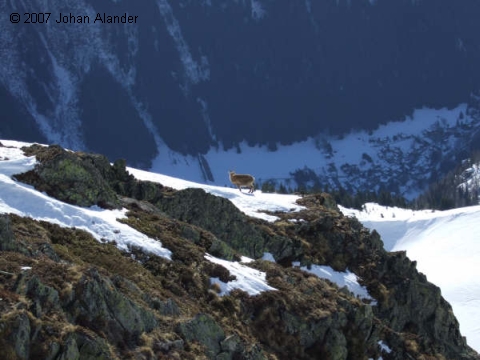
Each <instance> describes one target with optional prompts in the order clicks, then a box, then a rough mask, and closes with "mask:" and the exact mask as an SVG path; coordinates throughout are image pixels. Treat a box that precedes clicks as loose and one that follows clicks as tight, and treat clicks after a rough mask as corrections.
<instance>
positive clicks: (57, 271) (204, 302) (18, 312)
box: [0, 145, 480, 360]
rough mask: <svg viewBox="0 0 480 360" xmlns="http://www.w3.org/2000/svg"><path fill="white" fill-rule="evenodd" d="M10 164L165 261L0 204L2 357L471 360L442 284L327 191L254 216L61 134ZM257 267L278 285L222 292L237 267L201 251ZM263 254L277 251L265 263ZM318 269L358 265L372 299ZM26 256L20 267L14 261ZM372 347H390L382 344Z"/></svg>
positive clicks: (31, 181)
mask: <svg viewBox="0 0 480 360" xmlns="http://www.w3.org/2000/svg"><path fill="white" fill-rule="evenodd" d="M23 150H24V152H25V154H27V155H29V156H33V155H35V156H36V158H37V160H38V162H39V163H38V165H36V167H35V168H34V169H33V170H31V171H29V172H27V173H24V174H18V175H16V176H15V178H16V179H17V180H18V181H22V182H24V183H27V184H30V185H32V186H34V187H35V188H36V189H37V190H39V191H44V192H46V193H47V194H48V195H49V196H52V197H55V198H57V199H60V200H62V201H65V202H68V203H71V204H76V205H79V206H91V205H98V206H101V207H105V208H120V207H125V208H127V209H128V210H129V212H128V213H127V218H126V219H123V220H121V221H122V222H124V223H126V224H128V225H130V226H131V227H133V228H135V229H137V230H139V231H141V232H143V233H145V234H147V235H149V236H150V237H152V238H158V239H159V240H160V241H161V242H162V244H163V246H165V247H166V248H168V249H169V250H171V252H172V259H171V260H168V259H165V258H161V257H158V256H154V255H152V254H149V253H145V252H144V251H142V250H141V249H138V248H130V249H129V251H128V252H126V251H121V250H119V249H118V248H117V247H116V246H115V244H112V243H107V242H104V243H102V242H99V241H97V240H95V239H94V238H93V237H92V236H91V235H90V234H89V233H87V232H85V231H83V230H80V229H76V228H61V227H59V226H57V225H55V224H51V223H47V222H43V221H34V220H32V219H29V218H23V217H19V216H17V215H13V214H3V215H0V270H1V271H0V278H1V280H2V281H1V282H0V298H1V300H0V314H1V317H0V348H1V349H3V350H2V353H3V357H4V358H5V359H40V358H42V359H69V360H70V359H163V358H172V359H175V358H177V359H202V358H204V359H293V358H295V359H369V358H374V359H378V358H379V357H380V356H381V357H382V358H383V359H399V360H400V359H408V358H412V359H479V358H480V357H479V355H478V354H477V353H476V352H475V351H473V350H472V349H471V348H469V347H468V345H467V344H466V341H465V339H464V338H463V337H462V336H461V334H460V332H459V327H458V322H457V320H456V319H455V316H454V314H453V313H452V309H451V307H450V305H449V304H448V303H447V302H446V301H445V300H444V299H443V298H442V296H441V293H440V290H439V289H438V287H436V286H435V285H433V284H431V283H429V282H428V281H427V279H426V277H425V276H424V275H423V274H421V273H419V272H418V271H417V270H416V267H415V262H412V261H410V260H409V259H408V258H407V257H406V255H405V253H404V252H397V253H387V252H386V251H385V250H384V249H383V243H382V241H381V239H380V237H379V235H378V234H377V233H376V232H375V231H373V232H370V231H369V230H367V229H366V228H364V227H363V226H362V225H361V224H360V223H359V222H358V221H356V220H355V219H352V218H347V217H345V216H343V215H342V214H341V213H340V212H339V211H338V209H337V207H336V204H335V203H334V201H333V200H332V199H331V197H330V196H329V195H328V194H324V193H322V194H315V195H309V196H305V197H303V198H301V199H300V200H298V201H299V203H301V205H303V206H305V210H302V211H299V212H294V213H276V214H275V215H276V216H278V217H279V218H280V220H278V221H276V222H274V223H269V222H266V221H263V220H260V219H255V218H250V217H247V216H246V215H244V214H243V213H242V212H240V211H239V210H238V209H237V208H236V207H235V206H234V205H233V204H232V203H231V202H230V201H229V200H227V199H224V198H220V197H216V196H213V195H210V194H207V193H205V192H204V191H203V190H201V189H192V188H190V189H185V190H181V191H177V190H174V189H171V188H168V187H164V186H162V185H160V184H157V183H152V182H146V181H139V180H137V179H135V178H134V177H133V176H132V175H130V174H129V173H128V171H127V170H126V168H125V162H124V161H122V160H118V161H116V162H115V163H114V164H113V165H110V163H109V162H108V160H107V158H106V157H104V156H101V155H96V154H87V153H75V152H69V151H66V150H64V149H62V148H60V147H58V146H50V147H42V146H38V145H33V146H31V147H26V148H23ZM206 252H208V253H210V254H212V255H214V256H217V257H220V258H224V259H229V260H239V259H240V256H249V257H251V258H253V259H256V260H255V261H254V262H252V263H249V266H252V267H254V268H256V269H259V270H261V271H264V272H265V273H266V277H267V281H268V283H269V285H270V286H272V287H274V288H276V289H277V290H276V291H267V292H263V293H261V294H260V295H257V296H250V295H248V294H247V293H245V292H243V291H240V290H234V291H232V292H231V293H229V294H227V295H224V296H219V294H218V292H217V289H216V287H215V285H212V284H211V282H210V278H212V277H218V278H219V279H221V280H222V281H225V282H227V281H230V280H232V276H231V275H230V273H229V272H228V270H226V269H225V268H223V267H222V266H220V265H217V264H214V263H211V262H209V261H208V260H206V259H205V257H204V255H205V253H206ZM265 252H269V253H271V254H272V255H273V257H274V258H275V260H276V262H275V263H273V262H269V261H265V260H260V259H259V258H261V257H262V255H263V254H264V253H265ZM294 261H296V262H299V263H300V264H301V265H302V266H310V265H314V264H319V265H329V266H331V267H332V268H333V269H335V270H338V271H345V270H347V269H349V270H350V271H352V272H354V273H355V274H356V275H357V276H359V277H360V279H361V283H362V285H364V286H365V287H366V288H367V289H368V291H369V293H370V294H371V296H372V297H373V298H374V299H375V301H368V300H364V299H360V298H357V297H355V296H354V295H353V294H352V293H351V292H350V291H349V290H348V289H346V288H339V287H338V286H337V285H336V284H334V283H331V282H330V281H328V280H324V279H320V278H318V277H317V276H314V275H312V274H309V273H306V272H304V271H302V270H300V269H299V268H298V267H294V266H292V262H294ZM25 267H27V268H25ZM381 344H386V345H388V347H389V348H390V349H391V350H392V351H391V352H387V351H386V350H384V347H382V346H381Z"/></svg>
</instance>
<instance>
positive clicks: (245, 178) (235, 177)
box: [228, 171, 255, 194]
mask: <svg viewBox="0 0 480 360" xmlns="http://www.w3.org/2000/svg"><path fill="white" fill-rule="evenodd" d="M228 176H229V177H230V182H231V183H232V184H233V185H237V186H238V190H240V192H241V191H242V187H247V188H249V189H250V191H249V192H248V193H249V194H250V193H253V192H254V190H255V185H254V183H255V178H254V177H253V176H252V175H248V174H235V171H229V172H228Z"/></svg>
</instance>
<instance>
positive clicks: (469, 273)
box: [342, 203, 480, 351]
mask: <svg viewBox="0 0 480 360" xmlns="http://www.w3.org/2000/svg"><path fill="white" fill-rule="evenodd" d="M342 211H343V213H344V214H345V215H348V216H355V217H357V218H358V220H360V221H361V222H362V223H363V225H365V226H366V227H368V228H370V229H372V230H373V229H375V230H377V231H378V233H379V234H380V235H381V237H382V240H383V242H384V244H385V249H386V250H387V251H399V250H405V251H406V252H407V256H408V257H409V258H410V259H411V260H415V261H417V269H418V270H419V271H420V272H422V273H424V274H425V275H426V276H427V278H428V280H429V281H430V282H432V283H434V284H436V285H437V286H439V287H440V289H441V290H442V296H443V297H444V298H445V299H446V300H447V301H448V302H449V303H450V304H451V305H452V308H453V312H454V314H455V316H456V317H457V319H458V320H459V322H460V330H461V332H462V334H463V335H464V336H466V337H467V342H468V344H469V345H470V346H471V347H472V348H474V349H476V350H477V351H480V278H479V274H480V206H472V207H466V208H460V209H453V210H448V211H432V210H421V211H412V210H406V209H399V208H388V207H384V206H380V205H378V204H373V203H368V204H365V206H364V210H363V211H357V210H351V209H345V208H342Z"/></svg>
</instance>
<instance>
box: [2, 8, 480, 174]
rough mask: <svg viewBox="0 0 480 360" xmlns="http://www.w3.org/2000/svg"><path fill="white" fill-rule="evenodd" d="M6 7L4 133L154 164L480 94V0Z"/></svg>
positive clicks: (364, 124) (367, 125)
mask: <svg viewBox="0 0 480 360" xmlns="http://www.w3.org/2000/svg"><path fill="white" fill-rule="evenodd" d="M0 11H1V12H2V13H3V14H12V13H13V14H18V16H19V20H20V23H18V24H17V23H12V21H11V19H10V18H9V16H5V17H3V18H1V19H0V29H1V31H0V34H1V35H0V49H2V50H1V51H2V56H1V57H0V94H1V95H2V96H0V107H1V108H2V112H3V116H4V119H5V121H2V122H0V136H2V137H9V138H17V139H25V137H28V141H43V142H47V143H58V144H60V145H62V146H64V147H68V148H71V149H76V150H87V149H88V150H91V151H96V152H101V153H105V154H106V155H107V156H108V157H109V158H110V159H112V160H113V159H116V158H119V157H128V158H127V160H128V162H129V164H135V165H136V166H142V167H148V166H149V165H150V161H151V160H152V159H153V158H154V157H155V156H156V155H157V154H158V153H159V151H158V150H159V147H161V145H162V142H165V143H166V145H167V146H168V148H170V149H172V150H173V151H177V152H179V153H181V154H183V155H185V154H190V155H196V154H198V153H205V152H207V151H208V150H209V149H210V146H216V145H220V144H222V145H224V146H225V147H226V149H227V150H228V149H231V148H234V147H235V146H236V145H237V144H240V143H241V142H242V141H244V140H245V141H246V142H247V143H248V144H249V145H257V144H261V145H268V144H270V145H271V144H276V143H281V144H291V143H293V142H298V141H303V140H305V139H306V138H307V137H308V136H311V135H312V134H317V133H319V132H321V131H324V130H325V129H328V130H329V131H330V132H331V133H332V134H335V135H338V134H343V133H346V132H348V131H350V130H351V129H352V128H357V129H365V130H370V129H375V128H376V127H377V126H378V125H379V124H384V123H386V122H388V121H391V120H394V119H401V118H403V117H404V116H405V115H410V114H411V113H412V112H413V111H414V109H419V108H422V107H424V106H426V107H433V108H443V107H448V108H452V107H455V106H458V105H459V104H461V103H464V102H467V101H468V100H469V96H470V95H471V94H472V93H476V92H478V90H479V86H480V82H479V81H480V80H479V79H480V76H479V69H478V66H477V64H478V59H479V57H480V50H479V49H478V46H477V44H478V40H479V35H478V34H480V25H479V23H478V17H479V15H480V5H479V3H478V1H476V0H464V1H461V2H456V3H455V4H453V5H452V3H451V1H450V0H423V1H410V0H399V1H396V2H394V3H393V2H386V1H371V0H357V1H355V2H353V1H343V0H342V1H340V0H339V1H330V0H321V1H311V0H305V1H299V2H295V3H292V2H289V1H272V0H250V1H226V0H218V1H191V0H178V1H177V0H176V1H171V0H146V1H143V2H142V3H138V2H136V1H133V0H124V1H106V2H102V3H100V2H98V1H93V0H79V1H72V0H69V1H67V2H65V1H58V0H49V1H47V2H45V1H39V0H32V1H29V2H11V1H3V2H1V3H0ZM47 13H49V14H51V16H50V19H49V20H47V21H45V19H44V18H45V16H44V15H40V14H47ZM28 14H35V15H32V16H31V17H32V19H31V22H35V21H37V20H38V22H37V24H38V26H37V25H35V24H32V26H30V25H29V23H28V21H30V19H29V18H28V17H27V16H28ZM36 14H39V15H38V16H37V15H36ZM60 14H62V15H63V16H64V17H66V18H67V21H66V22H65V21H60V19H61V18H60ZM97 14H100V17H102V18H103V17H104V15H106V16H118V17H120V16H124V15H130V16H134V17H138V18H137V20H136V21H135V22H132V23H116V24H108V23H103V22H100V21H95V19H96V18H97ZM70 15H72V16H73V17H78V16H80V17H81V18H82V19H88V21H83V22H82V23H79V22H78V21H77V22H75V23H73V21H71V20H70ZM37 17H38V19H37ZM62 19H63V18H62ZM26 22H27V23H26ZM200 30H201V31H200ZM299 39H301V41H300V40H299ZM446 69H448V71H446ZM232 129H234V131H232ZM105 130H109V133H110V138H105V136H104V134H105ZM134 139H142V140H141V142H138V141H135V140H134ZM118 142H121V143H122V144H123V147H118V146H116V144H117V143H118Z"/></svg>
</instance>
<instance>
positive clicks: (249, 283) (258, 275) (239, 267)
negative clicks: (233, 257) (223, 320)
mask: <svg viewBox="0 0 480 360" xmlns="http://www.w3.org/2000/svg"><path fill="white" fill-rule="evenodd" d="M205 259H207V260H208V261H211V262H214V263H216V264H220V265H222V266H223V267H225V268H226V269H227V270H228V271H230V274H231V275H234V276H235V277H236V278H237V279H236V280H233V281H229V282H228V283H224V282H223V281H221V280H219V279H218V278H211V279H210V280H211V282H212V283H215V284H218V285H219V286H220V289H221V291H220V294H219V295H220V296H222V295H225V294H228V293H229V292H230V291H231V290H233V289H240V290H243V291H246V292H248V293H249V294H250V295H258V294H260V293H261V292H262V291H268V290H276V289H275V288H273V287H271V286H269V285H268V284H267V281H266V274H265V273H264V272H262V271H259V270H256V269H253V268H251V267H248V266H245V265H243V264H241V263H239V262H237V261H234V262H232V261H227V260H223V259H219V258H216V257H213V256H212V255H210V254H206V255H205ZM249 261H251V259H243V261H242V262H245V263H248V262H249Z"/></svg>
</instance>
